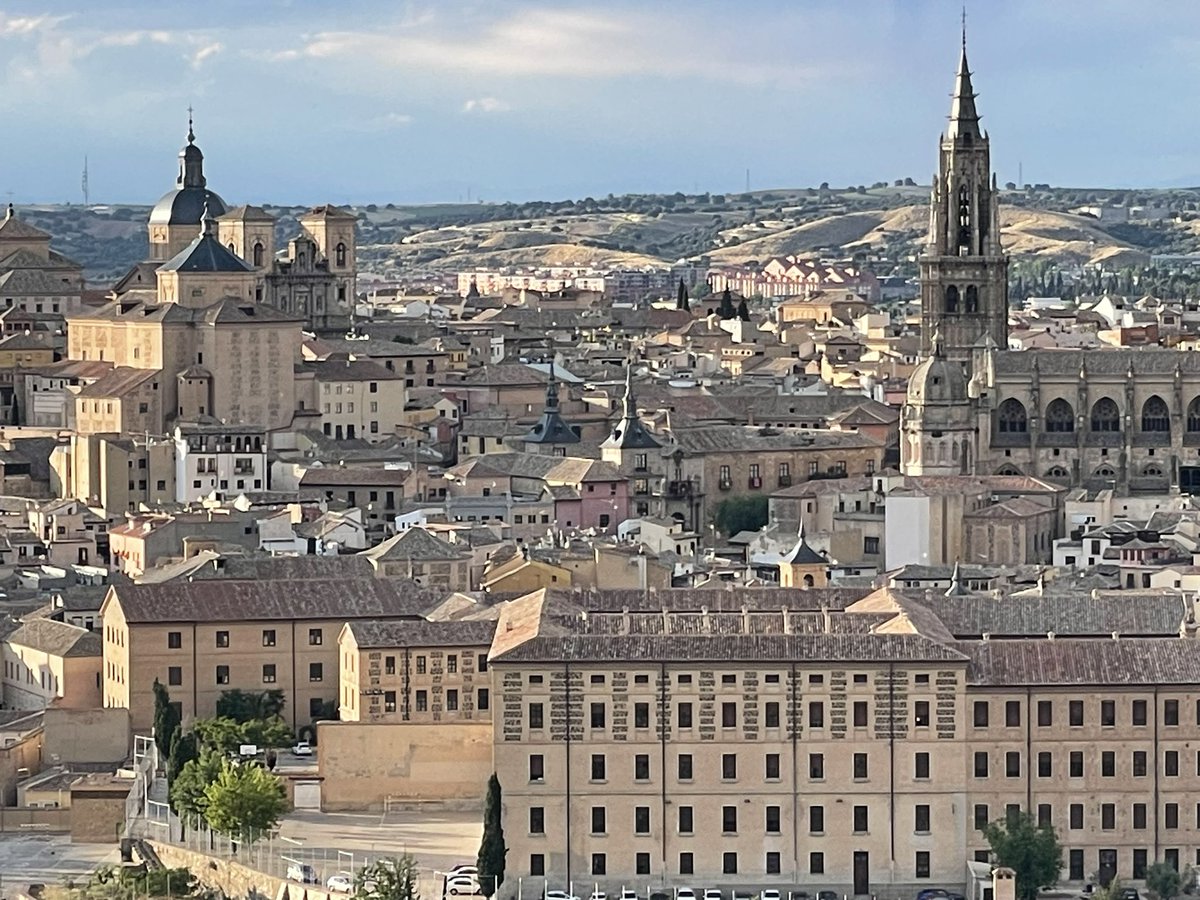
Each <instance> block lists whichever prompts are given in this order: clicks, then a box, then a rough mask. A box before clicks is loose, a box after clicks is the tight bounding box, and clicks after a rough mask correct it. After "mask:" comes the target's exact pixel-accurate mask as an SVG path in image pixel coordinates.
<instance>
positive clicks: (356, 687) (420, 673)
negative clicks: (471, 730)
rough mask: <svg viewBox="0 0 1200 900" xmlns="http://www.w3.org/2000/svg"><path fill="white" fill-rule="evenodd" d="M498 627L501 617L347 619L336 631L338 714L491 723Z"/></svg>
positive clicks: (354, 717)
mask: <svg viewBox="0 0 1200 900" xmlns="http://www.w3.org/2000/svg"><path fill="white" fill-rule="evenodd" d="M495 631H496V623H495V621H463V622H412V621H395V620H392V621H383V620H369V619H366V620H359V621H354V622H347V623H346V626H345V627H344V628H343V629H342V632H341V635H340V636H339V638H338V643H339V645H340V648H341V650H340V653H341V663H340V676H339V684H340V691H341V693H340V696H339V697H338V711H339V718H340V719H341V720H342V721H343V722H413V723H432V722H447V723H452V722H484V723H487V724H491V721H492V713H491V689H492V682H491V676H489V675H488V674H487V671H488V666H487V655H488V649H489V647H490V645H491V642H492V635H493V634H494V633H495Z"/></svg>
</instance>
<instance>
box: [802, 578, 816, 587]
mask: <svg viewBox="0 0 1200 900" xmlns="http://www.w3.org/2000/svg"><path fill="white" fill-rule="evenodd" d="M814 583H815V582H814V581H813V577H812V576H811V575H805V576H804V586H805V587H806V588H810V587H812V586H813V584H814Z"/></svg>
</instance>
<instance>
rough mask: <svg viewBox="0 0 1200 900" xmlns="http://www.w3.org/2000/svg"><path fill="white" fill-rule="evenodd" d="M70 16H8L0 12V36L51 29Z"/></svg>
mask: <svg viewBox="0 0 1200 900" xmlns="http://www.w3.org/2000/svg"><path fill="white" fill-rule="evenodd" d="M69 18H70V16H9V15H6V14H5V13H2V12H0V38H6V37H21V36H24V35H29V34H36V33H37V32H41V31H51V30H53V29H54V28H55V27H56V26H58V25H60V24H61V23H63V22H65V21H66V20H67V19H69Z"/></svg>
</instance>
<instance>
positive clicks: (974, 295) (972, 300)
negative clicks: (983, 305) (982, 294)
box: [967, 284, 979, 313]
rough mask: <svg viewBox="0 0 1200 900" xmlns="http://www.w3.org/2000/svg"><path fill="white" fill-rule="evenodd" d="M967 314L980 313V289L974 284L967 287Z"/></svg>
mask: <svg viewBox="0 0 1200 900" xmlns="http://www.w3.org/2000/svg"><path fill="white" fill-rule="evenodd" d="M967 312H969V313H977V312H979V288H977V287H975V285H973V284H968V285H967Z"/></svg>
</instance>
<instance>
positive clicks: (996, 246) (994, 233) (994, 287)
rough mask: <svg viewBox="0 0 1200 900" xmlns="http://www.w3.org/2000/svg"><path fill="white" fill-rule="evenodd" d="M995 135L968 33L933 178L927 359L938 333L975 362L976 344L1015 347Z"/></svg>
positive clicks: (953, 356)
mask: <svg viewBox="0 0 1200 900" xmlns="http://www.w3.org/2000/svg"><path fill="white" fill-rule="evenodd" d="M998 195H999V191H998V190H997V188H996V176H995V175H994V174H993V173H992V167H991V149H990V142H989V140H988V135H987V133H986V132H982V131H980V129H979V113H978V112H977V111H976V109H975V92H974V90H973V89H972V87H971V70H970V69H969V68H968V67H967V40H966V29H965V28H964V30H963V45H962V56H961V57H960V58H959V63H958V75H957V76H956V78H955V82H954V97H953V100H952V102H951V104H950V121H949V124H948V125H947V127H946V132H945V134H944V135H942V138H941V147H940V152H939V170H938V174H937V175H935V176H934V178H933V193H932V196H931V198H930V209H929V239H928V241H927V243H926V245H925V253H924V255H923V256H922V257H921V261H920V267H921V355H922V356H929V355H930V351H931V346H932V343H933V340H934V337H933V336H934V334H935V333H936V334H938V335H939V336H940V339H941V345H942V346H941V349H942V353H943V354H944V356H945V358H946V359H949V360H955V361H958V362H962V363H969V361H970V358H971V349H972V347H974V346H975V344H976V342H978V341H979V340H980V339H982V338H984V337H985V336H990V337H991V338H992V340H993V341H995V345H996V346H997V347H1000V348H1002V349H1003V348H1007V346H1008V258H1007V257H1006V256H1005V255H1004V251H1003V250H1001V248H1000V208H999V202H998Z"/></svg>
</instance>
